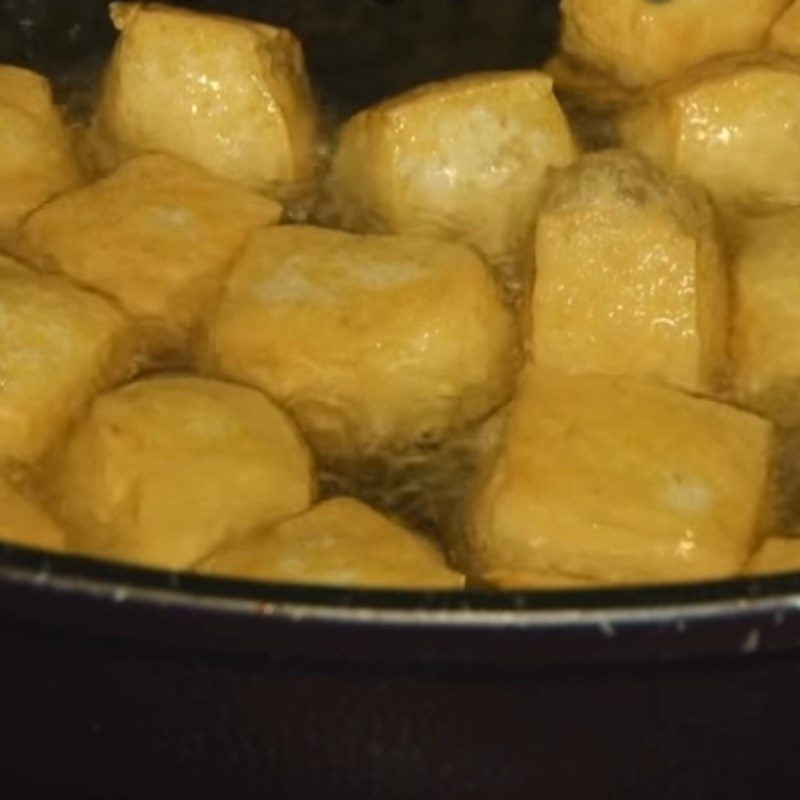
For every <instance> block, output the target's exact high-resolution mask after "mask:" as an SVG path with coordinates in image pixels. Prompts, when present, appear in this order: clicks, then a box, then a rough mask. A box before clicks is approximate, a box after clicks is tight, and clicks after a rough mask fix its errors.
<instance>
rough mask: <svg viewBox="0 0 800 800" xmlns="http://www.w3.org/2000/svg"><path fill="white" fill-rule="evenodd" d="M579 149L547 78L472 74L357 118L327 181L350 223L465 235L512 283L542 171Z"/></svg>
mask: <svg viewBox="0 0 800 800" xmlns="http://www.w3.org/2000/svg"><path fill="white" fill-rule="evenodd" d="M576 155H577V147H576V144H575V142H574V139H573V136H572V133H571V132H570V129H569V125H568V123H567V120H566V118H565V116H564V114H563V112H562V110H561V108H560V106H559V105H558V102H557V100H556V99H555V97H554V95H553V92H552V79H551V78H550V77H549V76H547V75H545V74H544V73H541V72H535V71H530V72H510V73H487V74H479V75H469V76H465V77H462V78H458V79H454V80H451V81H447V82H444V83H434V84H429V85H426V86H422V87H419V88H417V89H415V90H413V91H411V92H408V93H406V94H404V95H400V96H398V97H395V98H392V99H391V100H387V101H386V102H384V103H382V104H380V105H377V106H375V107H373V108H371V109H367V110H366V111H364V112H362V113H361V114H358V115H356V116H355V117H353V118H352V119H351V120H350V121H348V122H347V123H346V124H345V126H344V128H343V129H342V131H341V135H340V141H339V146H338V149H337V151H336V153H335V155H334V162H333V170H332V177H331V182H330V185H331V191H332V193H333V195H334V198H335V202H336V204H337V206H338V209H339V215H340V218H341V220H342V222H343V224H344V226H345V227H348V228H352V229H355V230H378V231H390V232H396V233H407V234H414V235H430V236H440V237H445V238H450V239H454V240H457V241H461V242H464V243H465V244H468V245H470V246H472V247H474V248H476V249H477V250H478V251H479V252H480V253H482V254H483V255H484V256H485V257H486V258H487V259H488V260H489V262H490V264H492V266H494V267H495V268H497V269H498V270H499V271H500V274H501V275H502V276H504V277H506V278H507V280H509V281H513V279H514V271H515V267H516V259H517V257H518V256H519V250H520V248H521V247H522V246H523V244H524V243H525V242H526V240H527V237H528V236H529V235H530V232H531V227H532V225H533V223H534V221H535V219H536V213H537V210H538V204H539V201H540V199H541V194H542V191H543V188H544V180H545V176H546V173H547V171H548V169H549V168H551V167H563V166H566V165H567V164H569V163H570V162H571V161H573V160H574V158H575V157H576Z"/></svg>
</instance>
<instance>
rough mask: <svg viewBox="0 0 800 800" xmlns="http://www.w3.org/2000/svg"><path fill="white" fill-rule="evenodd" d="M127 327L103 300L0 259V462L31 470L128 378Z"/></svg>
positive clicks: (130, 349)
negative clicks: (100, 396)
mask: <svg viewBox="0 0 800 800" xmlns="http://www.w3.org/2000/svg"><path fill="white" fill-rule="evenodd" d="M132 328H133V326H132V324H131V322H130V321H129V320H128V319H127V318H126V317H125V316H124V315H123V314H122V313H121V312H120V311H118V310H117V309H116V308H114V307H113V306H112V305H111V304H110V303H108V302H107V301H106V300H104V299H103V298H101V297H97V296H96V295H93V294H90V293H88V292H84V291H83V290H81V289H78V288H77V287H75V286H73V285H72V284H70V283H69V282H67V281H65V280H64V279H63V278H60V277H55V276H44V275H39V274H37V273H35V272H32V271H31V270H28V269H26V268H25V267H23V266H22V265H21V264H18V263H17V262H15V261H12V260H11V259H8V258H5V257H0V332H1V333H2V335H0V386H2V392H0V464H2V465H5V466H31V465H33V464H35V463H36V462H37V461H39V459H41V458H42V456H44V455H45V453H46V452H47V451H48V450H49V449H50V448H51V447H52V446H53V445H54V444H55V443H56V442H57V440H58V439H59V437H60V436H61V434H62V433H63V432H64V429H65V428H66V427H67V425H68V424H69V423H71V422H72V421H73V420H74V419H75V417H76V416H77V415H78V414H79V413H81V412H82V411H83V410H84V408H85V407H86V406H87V405H88V403H89V402H90V401H91V399H92V398H93V397H94V396H95V395H96V394H97V393H99V392H101V391H103V390H104V389H105V388H107V387H108V386H109V385H110V384H111V383H113V382H114V381H116V380H119V379H122V378H124V377H126V376H127V375H129V374H130V373H131V372H132V370H133V369H134V367H135V360H136V359H135V356H136V353H135V339H134V337H133V334H132Z"/></svg>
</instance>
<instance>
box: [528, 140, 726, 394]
mask: <svg viewBox="0 0 800 800" xmlns="http://www.w3.org/2000/svg"><path fill="white" fill-rule="evenodd" d="M535 251H536V252H535V261H536V278H535V284H534V286H533V291H532V296H531V298H530V301H529V311H530V313H529V314H527V322H526V332H527V336H528V343H529V350H530V353H531V355H532V357H533V360H534V361H535V362H536V363H537V364H541V365H542V366H546V367H553V368H557V369H560V370H562V371H565V372H570V373H591V372H597V373H603V374H608V375H630V376H633V377H637V376H638V377H641V378H646V379H654V380H659V381H664V382H666V383H670V384H673V385H675V386H678V387H682V388H685V389H688V390H690V391H694V392H711V391H712V390H713V389H714V388H715V387H716V386H717V385H718V383H719V378H720V376H721V374H722V373H723V371H724V369H725V367H726V357H725V356H726V352H725V351H726V339H727V333H728V281H727V275H726V271H725V267H724V265H723V264H722V262H721V260H720V254H719V247H718V244H717V237H716V230H715V224H714V219H713V212H712V210H711V206H710V204H709V202H708V200H707V199H706V197H705V195H704V194H703V193H702V192H700V191H695V190H694V187H690V186H689V185H687V184H685V183H683V182H679V181H674V180H671V179H669V178H667V176H666V175H664V174H663V173H662V172H661V171H660V170H659V169H658V168H656V167H654V166H652V165H651V164H650V163H649V162H647V161H646V160H645V159H644V158H642V157H640V156H638V155H636V154H633V153H629V152H626V151H621V150H609V151H605V152H602V153H595V154H591V155H587V156H585V157H584V158H583V159H581V160H580V161H578V162H577V163H576V164H574V165H573V166H572V167H569V168H568V169H566V170H564V171H563V172H562V173H561V174H560V175H559V177H558V179H557V182H556V183H555V185H554V187H553V190H552V192H551V193H550V195H549V197H548V199H547V200H546V201H545V204H544V207H543V209H542V213H541V215H540V217H539V222H538V226H537V232H536V247H535Z"/></svg>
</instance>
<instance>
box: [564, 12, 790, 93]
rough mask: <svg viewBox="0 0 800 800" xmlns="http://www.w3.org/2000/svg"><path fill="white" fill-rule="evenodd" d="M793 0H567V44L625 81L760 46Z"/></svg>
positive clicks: (647, 80)
mask: <svg viewBox="0 0 800 800" xmlns="http://www.w3.org/2000/svg"><path fill="white" fill-rule="evenodd" d="M788 3H789V0H736V2H735V4H732V3H731V0H680V2H663V0H660V1H659V0H612V2H609V0H562V2H561V16H562V38H561V44H562V47H563V49H564V50H565V51H566V52H567V53H569V54H570V55H572V56H573V57H576V58H579V59H581V60H583V61H585V62H586V63H588V64H591V65H593V66H594V67H596V68H597V69H599V70H601V71H603V72H606V73H608V74H610V75H612V76H613V77H614V78H615V79H616V80H618V81H619V82H620V83H622V84H624V85H627V86H634V87H639V86H650V85H652V84H654V83H657V82H658V81H662V80H664V79H666V78H671V77H673V76H675V75H678V74H680V73H681V72H683V71H684V70H685V69H687V68H688V67H691V66H693V65H695V64H699V63H700V62H701V61H705V60H706V59H708V58H711V57H712V56H715V55H719V54H721V53H739V52H745V51H748V50H755V49H758V48H759V47H760V46H761V45H762V44H763V42H764V39H765V37H766V34H767V31H768V29H769V27H770V26H771V25H772V23H773V21H774V20H775V18H776V17H777V16H778V15H779V14H780V13H781V11H783V9H784V8H786V6H787V5H788Z"/></svg>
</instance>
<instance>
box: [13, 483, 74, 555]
mask: <svg viewBox="0 0 800 800" xmlns="http://www.w3.org/2000/svg"><path fill="white" fill-rule="evenodd" d="M0 542H10V543H12V544H19V545H22V546H23V547H36V548H39V549H41V550H55V551H59V550H63V549H64V531H63V530H61V528H60V527H59V526H58V525H57V524H56V523H55V522H54V521H53V520H52V519H51V518H50V517H49V516H48V514H47V513H45V511H44V510H43V509H42V508H40V507H39V505H38V503H36V502H35V501H34V500H32V499H31V498H29V497H28V496H27V495H26V494H25V493H24V492H23V491H22V490H21V489H19V488H17V487H16V486H14V485H13V484H12V483H11V482H10V481H9V480H8V479H6V478H4V477H0Z"/></svg>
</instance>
